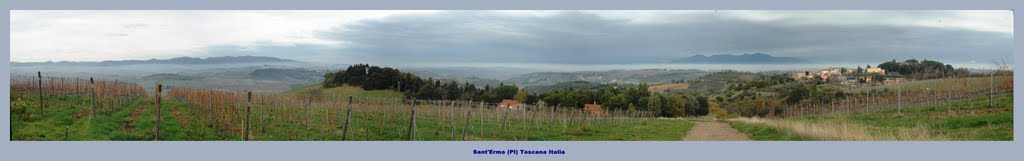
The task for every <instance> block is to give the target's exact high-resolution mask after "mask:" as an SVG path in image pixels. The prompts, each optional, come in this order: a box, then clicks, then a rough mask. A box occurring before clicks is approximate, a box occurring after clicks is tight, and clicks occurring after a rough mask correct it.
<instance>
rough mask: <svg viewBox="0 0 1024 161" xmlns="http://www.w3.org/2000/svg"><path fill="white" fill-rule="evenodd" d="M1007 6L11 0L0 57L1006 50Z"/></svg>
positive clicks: (561, 59) (531, 59)
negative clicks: (28, 7)
mask: <svg viewBox="0 0 1024 161" xmlns="http://www.w3.org/2000/svg"><path fill="white" fill-rule="evenodd" d="M1012 16H1013V14H1012V12H1011V11H11V19H10V21H11V22H10V25H11V27H10V30H11V31H10V33H11V38H10V40H11V61H18V62H39V61H100V60H126V59H150V58H161V59H163V58H172V57H180V56H192V57H210V56H237V55H257V56H274V57H280V58H287V59H295V60H301V61H309V62H319V63H383V64H402V63H411V62H416V63H438V64H447V63H460V62H461V63H466V62H472V63H492V62H494V63H551V64H638V63H660V62H666V61H670V60H673V59H679V58H683V57H688V56H692V55H695V54H705V55H712V54H743V53H766V54H772V55H776V56H788V57H798V58H804V59H809V60H813V61H816V62H878V61H884V60H891V59H907V58H918V59H936V60H940V61H948V62H970V61H977V62H991V61H992V60H996V59H1007V60H1012V57H1013V54H1012V52H1013V47H1012V43H1013V17H1012Z"/></svg>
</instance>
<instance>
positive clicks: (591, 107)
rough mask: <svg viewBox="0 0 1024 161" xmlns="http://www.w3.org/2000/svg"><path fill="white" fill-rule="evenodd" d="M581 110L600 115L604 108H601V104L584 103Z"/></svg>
mask: <svg viewBox="0 0 1024 161" xmlns="http://www.w3.org/2000/svg"><path fill="white" fill-rule="evenodd" d="M583 110H584V111H587V112H590V114H595V115H601V114H602V113H604V110H602V109H601V105H599V104H597V103H593V104H590V103H588V104H584V105H583Z"/></svg>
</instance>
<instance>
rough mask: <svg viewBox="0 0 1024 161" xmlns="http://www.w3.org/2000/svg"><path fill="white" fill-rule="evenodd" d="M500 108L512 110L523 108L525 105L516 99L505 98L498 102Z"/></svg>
mask: <svg viewBox="0 0 1024 161" xmlns="http://www.w3.org/2000/svg"><path fill="white" fill-rule="evenodd" d="M498 107H499V108H508V109H511V110H522V109H523V107H525V105H524V104H523V103H520V102H519V101H516V100H510V99H503V100H501V103H498Z"/></svg>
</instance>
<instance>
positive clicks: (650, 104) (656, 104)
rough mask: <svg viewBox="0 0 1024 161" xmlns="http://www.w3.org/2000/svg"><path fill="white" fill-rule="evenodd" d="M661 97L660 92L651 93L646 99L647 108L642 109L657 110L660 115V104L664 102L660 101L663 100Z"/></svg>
mask: <svg viewBox="0 0 1024 161" xmlns="http://www.w3.org/2000/svg"><path fill="white" fill-rule="evenodd" d="M663 97H664V96H662V95H660V94H655V95H652V96H651V97H650V99H648V100H647V108H646V109H644V110H647V111H655V112H658V113H659V114H658V115H659V116H660V115H661V114H660V113H661V106H662V104H664V103H663V101H662V100H664V98H663Z"/></svg>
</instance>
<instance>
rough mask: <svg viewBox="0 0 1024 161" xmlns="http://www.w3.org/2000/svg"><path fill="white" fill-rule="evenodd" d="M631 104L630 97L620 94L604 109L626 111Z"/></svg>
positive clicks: (607, 103)
mask: <svg viewBox="0 0 1024 161" xmlns="http://www.w3.org/2000/svg"><path fill="white" fill-rule="evenodd" d="M629 104H632V103H630V102H629V98H628V96H626V95H624V94H618V95H615V96H613V97H612V98H611V99H609V100H608V102H605V103H604V107H608V109H616V110H621V109H626V108H627V106H628V105H629Z"/></svg>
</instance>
